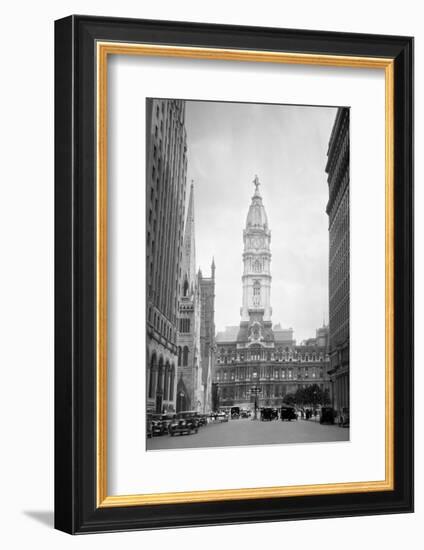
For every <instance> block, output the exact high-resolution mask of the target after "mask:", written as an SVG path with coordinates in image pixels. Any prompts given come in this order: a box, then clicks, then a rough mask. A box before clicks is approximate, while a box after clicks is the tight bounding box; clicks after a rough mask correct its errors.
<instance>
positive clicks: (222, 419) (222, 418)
mask: <svg viewBox="0 0 424 550" xmlns="http://www.w3.org/2000/svg"><path fill="white" fill-rule="evenodd" d="M216 419H217V420H218V422H228V414H227V413H225V412H220V413H218V414H217V417H216Z"/></svg>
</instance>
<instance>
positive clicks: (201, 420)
mask: <svg viewBox="0 0 424 550" xmlns="http://www.w3.org/2000/svg"><path fill="white" fill-rule="evenodd" d="M207 423H208V415H207V414H199V427H200V426H206V424H207Z"/></svg>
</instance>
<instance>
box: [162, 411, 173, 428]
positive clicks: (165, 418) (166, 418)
mask: <svg viewBox="0 0 424 550" xmlns="http://www.w3.org/2000/svg"><path fill="white" fill-rule="evenodd" d="M174 420H175V414H173V413H167V414H163V415H162V416H161V422H162V423H163V426H164V429H165V432H168V431H169V426H170V425H171V423H172V422H173V421H174Z"/></svg>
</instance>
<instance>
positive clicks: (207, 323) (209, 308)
mask: <svg viewBox="0 0 424 550" xmlns="http://www.w3.org/2000/svg"><path fill="white" fill-rule="evenodd" d="M199 283H200V299H201V308H200V315H201V320H200V352H201V357H202V390H203V412H208V411H211V410H212V376H213V369H214V366H215V351H216V347H215V260H214V259H213V258H212V265H211V276H210V277H209V278H207V277H203V275H202V273H201V272H200V273H199Z"/></svg>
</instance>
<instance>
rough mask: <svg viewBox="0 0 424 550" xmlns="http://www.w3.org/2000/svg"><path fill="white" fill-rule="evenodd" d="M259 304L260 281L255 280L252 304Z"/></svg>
mask: <svg viewBox="0 0 424 550" xmlns="http://www.w3.org/2000/svg"><path fill="white" fill-rule="evenodd" d="M260 304H261V283H260V282H259V281H255V282H254V283H253V305H254V306H259V305H260Z"/></svg>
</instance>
